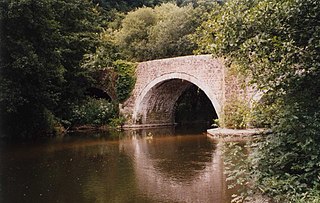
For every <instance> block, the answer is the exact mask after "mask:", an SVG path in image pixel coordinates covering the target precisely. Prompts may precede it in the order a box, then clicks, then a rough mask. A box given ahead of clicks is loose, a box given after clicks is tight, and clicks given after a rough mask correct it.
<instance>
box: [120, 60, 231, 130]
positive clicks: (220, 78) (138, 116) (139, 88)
mask: <svg viewBox="0 0 320 203" xmlns="http://www.w3.org/2000/svg"><path fill="white" fill-rule="evenodd" d="M224 70H225V66H224V64H223V62H222V60H221V59H213V58H212V56H211V55H198V56H183V57H177V58H169V59H160V60H153V61H146V62H142V63H139V65H138V66H137V70H136V78H137V80H136V84H135V88H134V90H133V92H132V95H131V96H130V98H129V99H128V100H127V101H126V102H125V103H124V104H123V105H122V109H121V112H122V114H124V115H126V117H127V126H130V125H131V126H132V125H140V124H144V125H158V124H159V125H166V124H173V123H174V112H175V109H174V107H175V103H176V102H177V100H178V99H179V97H180V96H181V95H182V94H183V92H184V91H185V90H186V89H187V88H188V87H190V86H191V85H196V86H197V87H198V88H199V89H201V90H202V91H203V92H204V93H205V95H206V96H207V97H208V99H209V100H210V102H211V103H212V106H213V107H214V110H215V112H216V113H217V115H218V116H219V115H220V114H221V112H222V108H223V103H224Z"/></svg>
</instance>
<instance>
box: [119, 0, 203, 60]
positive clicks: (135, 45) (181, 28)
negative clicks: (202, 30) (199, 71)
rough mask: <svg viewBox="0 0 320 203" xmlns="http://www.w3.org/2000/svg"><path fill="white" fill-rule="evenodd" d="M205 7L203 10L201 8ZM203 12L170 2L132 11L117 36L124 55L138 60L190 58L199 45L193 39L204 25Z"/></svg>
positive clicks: (124, 20) (189, 6)
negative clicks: (193, 34)
mask: <svg viewBox="0 0 320 203" xmlns="http://www.w3.org/2000/svg"><path fill="white" fill-rule="evenodd" d="M201 8H202V7H201ZM200 10H201V9H200V7H199V9H194V8H193V7H192V6H191V5H187V6H184V7H178V6H177V5H175V4H173V3H166V4H162V5H160V6H156V7H155V8H148V7H143V8H140V9H137V10H135V11H131V12H129V13H128V14H127V15H126V17H125V18H124V19H123V21H122V25H121V29H120V30H119V31H118V32H116V33H115V41H116V43H117V45H118V46H119V47H120V49H121V51H122V53H123V55H124V56H125V57H126V58H128V59H130V60H136V61H143V60H150V59H158V58H166V57H174V56H181V55H188V54H191V53H192V50H193V49H194V48H195V44H194V43H192V42H191V41H190V39H189V35H190V34H191V33H193V32H194V31H195V29H196V27H197V26H198V25H199V24H200V22H199V21H200V20H199V18H198V13H199V12H201V11H200Z"/></svg>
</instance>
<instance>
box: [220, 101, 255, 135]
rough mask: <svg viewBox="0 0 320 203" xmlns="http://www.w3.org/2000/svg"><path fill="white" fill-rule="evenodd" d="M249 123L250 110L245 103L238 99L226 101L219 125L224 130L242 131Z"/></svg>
mask: <svg viewBox="0 0 320 203" xmlns="http://www.w3.org/2000/svg"><path fill="white" fill-rule="evenodd" d="M249 121H250V108H249V105H248V103H247V102H245V101H242V100H240V99H238V98H233V99H231V100H230V101H228V102H227V103H226V105H225V107H224V113H223V114H222V116H221V118H220V121H219V124H220V125H221V127H224V128H233V129H244V128H247V127H248V124H249Z"/></svg>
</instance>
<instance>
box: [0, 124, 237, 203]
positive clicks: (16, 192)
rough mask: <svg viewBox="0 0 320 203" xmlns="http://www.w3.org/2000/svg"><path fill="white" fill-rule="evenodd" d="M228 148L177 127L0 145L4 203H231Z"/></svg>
mask: <svg viewBox="0 0 320 203" xmlns="http://www.w3.org/2000/svg"><path fill="white" fill-rule="evenodd" d="M223 171H224V167H223V162H222V157H221V149H220V147H219V144H218V143H215V142H213V141H212V140H210V139H209V138H207V136H206V134H204V133H197V132H193V133H192V132H190V131H184V132H181V131H178V130H174V129H172V128H169V129H168V128H165V129H149V130H139V131H129V132H112V133H110V132H104V133H101V132H90V133H85V134H81V135H79V134H78V135H75V134H70V135H68V136H66V137H64V138H55V139H50V140H46V141H42V142H38V143H32V144H30V143H28V144H3V143H2V144H1V145H0V202H2V203H6V202H9V203H11V202H13V203H15V202H17V203H22V202H28V203H29V202H46V203H47V202H48V203H50V202H67V203H73V202H74V203H82V202H90V203H91V202H103V203H105V202H112V203H113V202H115V203H117V202H119V203H122V202H123V203H126V202H128V203H129V202H139V203H140V202H170V203H171V202H192V203H193V202H201V203H206V202H208V203H226V202H230V201H231V194H232V191H229V190H228V189H227V184H226V181H225V175H224V173H223Z"/></svg>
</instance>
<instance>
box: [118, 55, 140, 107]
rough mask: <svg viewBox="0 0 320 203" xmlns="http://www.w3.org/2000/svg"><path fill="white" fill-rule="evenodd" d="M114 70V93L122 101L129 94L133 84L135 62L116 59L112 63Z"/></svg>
mask: <svg viewBox="0 0 320 203" xmlns="http://www.w3.org/2000/svg"><path fill="white" fill-rule="evenodd" d="M113 65H114V70H115V72H116V73H117V80H116V85H115V88H116V93H117V98H118V101H120V102H123V101H124V100H126V99H127V98H128V97H129V96H130V93H131V91H132V90H133V88H134V84H135V81H136V79H135V69H136V64H135V63H131V62H127V61H122V60H118V61H115V62H114V63H113Z"/></svg>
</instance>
